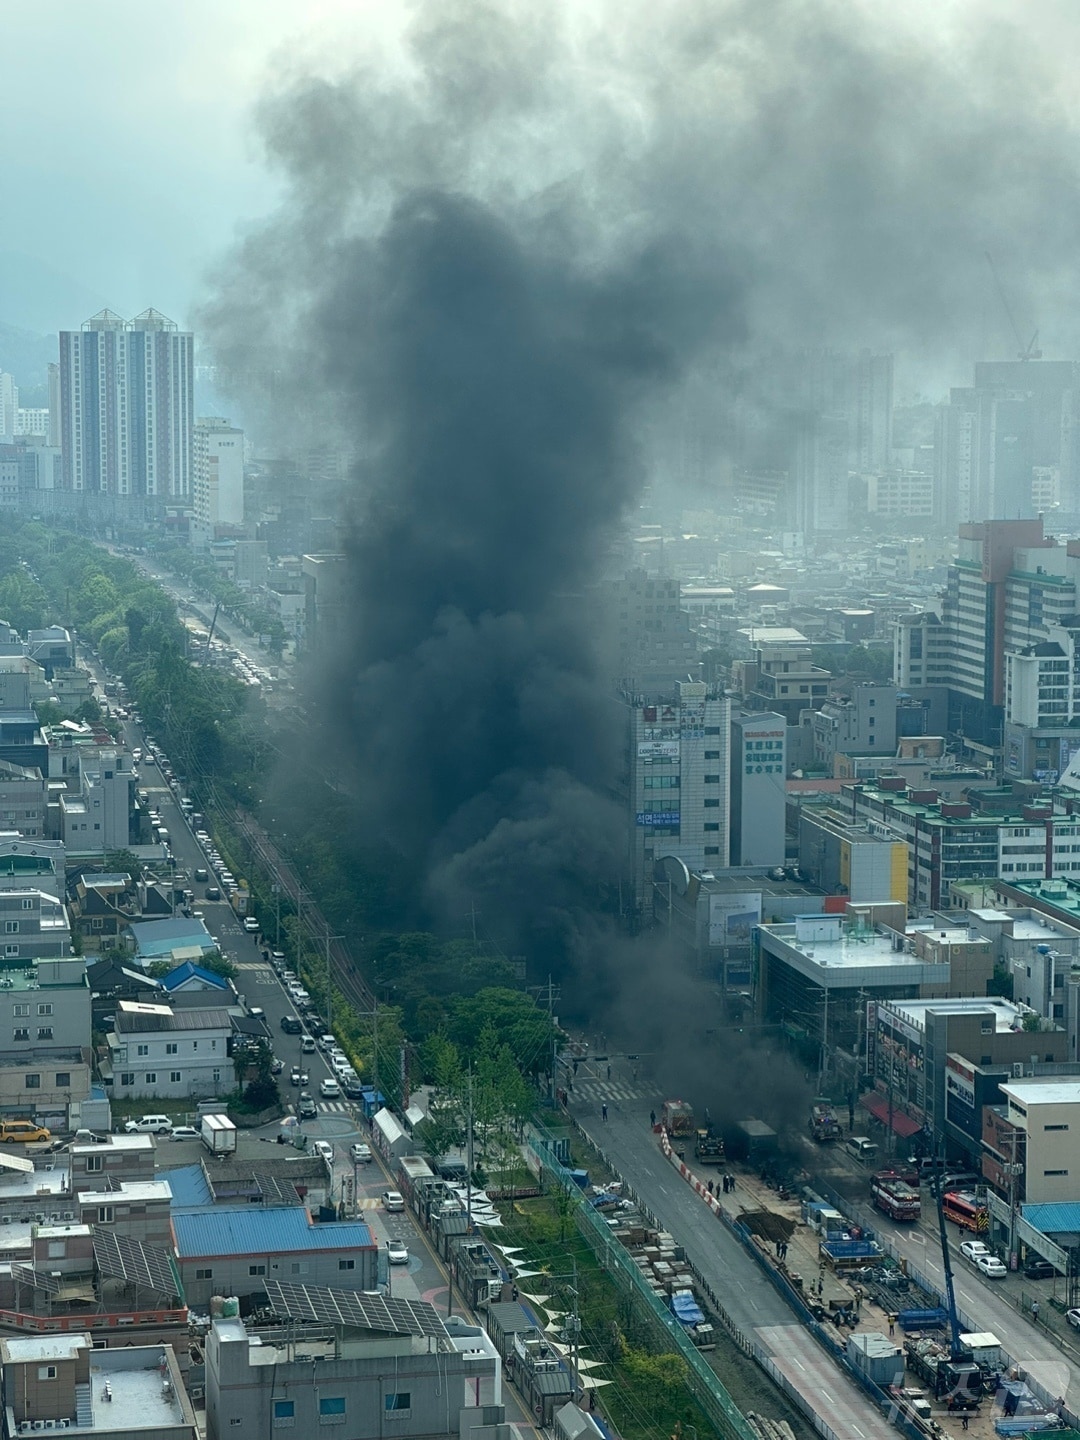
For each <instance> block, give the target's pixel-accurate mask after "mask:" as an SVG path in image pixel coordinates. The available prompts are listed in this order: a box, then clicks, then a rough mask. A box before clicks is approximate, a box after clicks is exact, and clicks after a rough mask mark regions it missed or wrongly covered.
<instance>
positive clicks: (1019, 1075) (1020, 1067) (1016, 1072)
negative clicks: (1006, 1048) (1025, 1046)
mask: <svg viewBox="0 0 1080 1440" xmlns="http://www.w3.org/2000/svg"><path fill="white" fill-rule="evenodd" d="M1012 1073H1013V1079H1014V1080H1022V1079H1023V1078H1024V1062H1023V1061H1022V1060H1014V1061H1013V1066H1012Z"/></svg>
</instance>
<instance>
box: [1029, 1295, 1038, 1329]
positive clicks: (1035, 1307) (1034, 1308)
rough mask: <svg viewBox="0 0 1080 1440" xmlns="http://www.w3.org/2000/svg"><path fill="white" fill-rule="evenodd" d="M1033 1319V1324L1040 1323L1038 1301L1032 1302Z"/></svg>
mask: <svg viewBox="0 0 1080 1440" xmlns="http://www.w3.org/2000/svg"><path fill="white" fill-rule="evenodd" d="M1031 1319H1032V1323H1033V1324H1035V1325H1037V1324H1038V1323H1039V1302H1038V1301H1037V1300H1032V1302H1031Z"/></svg>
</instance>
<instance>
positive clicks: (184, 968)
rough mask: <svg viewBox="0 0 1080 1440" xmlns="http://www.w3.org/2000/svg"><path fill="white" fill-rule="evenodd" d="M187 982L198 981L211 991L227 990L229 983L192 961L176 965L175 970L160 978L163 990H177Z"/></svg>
mask: <svg viewBox="0 0 1080 1440" xmlns="http://www.w3.org/2000/svg"><path fill="white" fill-rule="evenodd" d="M189 980H200V981H202V983H203V984H204V985H208V986H210V988H211V989H213V990H228V988H229V982H228V981H227V980H226V979H224V978H223V977H222V976H221V975H215V974H214V972H213V971H212V970H204V969H203V967H202V966H201V965H196V964H195V962H194V960H185V961H184V963H183V964H182V965H177V967H176V969H175V970H170V971H169V973H168V974H167V975H163V976H162V978H161V988H162V989H163V990H169V991H173V990H178V989H179V988H180V987H181V986H182V985H184V984H186V983H187V981H189Z"/></svg>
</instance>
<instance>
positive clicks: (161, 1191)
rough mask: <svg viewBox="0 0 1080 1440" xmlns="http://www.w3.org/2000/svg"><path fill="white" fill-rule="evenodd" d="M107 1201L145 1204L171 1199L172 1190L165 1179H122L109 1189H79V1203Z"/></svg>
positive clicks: (97, 1203) (95, 1203) (90, 1203)
mask: <svg viewBox="0 0 1080 1440" xmlns="http://www.w3.org/2000/svg"><path fill="white" fill-rule="evenodd" d="M106 1199H107V1200H108V1201H109V1202H120V1203H123V1202H125V1201H135V1202H137V1203H142V1204H145V1203H146V1202H147V1201H148V1200H164V1201H166V1202H168V1201H171V1200H172V1190H171V1189H170V1188H169V1182H168V1181H167V1180H123V1181H121V1183H120V1184H119V1185H117V1184H115V1182H114V1184H113V1187H112V1189H111V1190H107V1191H106V1190H80V1191H79V1193H78V1201H79V1204H80V1205H100V1204H101V1203H102V1202H103V1201H104V1200H106Z"/></svg>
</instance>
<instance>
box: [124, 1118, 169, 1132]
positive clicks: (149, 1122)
mask: <svg viewBox="0 0 1080 1440" xmlns="http://www.w3.org/2000/svg"><path fill="white" fill-rule="evenodd" d="M172 1128H173V1127H172V1121H171V1120H170V1119H169V1117H168V1116H167V1115H142V1116H140V1117H139V1119H138V1120H125V1122H124V1130H125V1131H126V1133H127V1134H128V1135H171V1134H172Z"/></svg>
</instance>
